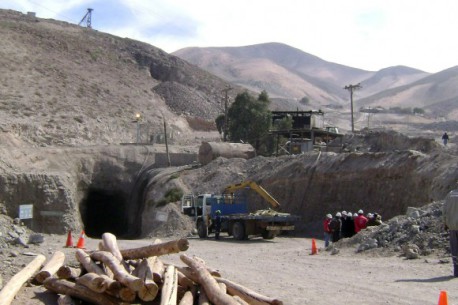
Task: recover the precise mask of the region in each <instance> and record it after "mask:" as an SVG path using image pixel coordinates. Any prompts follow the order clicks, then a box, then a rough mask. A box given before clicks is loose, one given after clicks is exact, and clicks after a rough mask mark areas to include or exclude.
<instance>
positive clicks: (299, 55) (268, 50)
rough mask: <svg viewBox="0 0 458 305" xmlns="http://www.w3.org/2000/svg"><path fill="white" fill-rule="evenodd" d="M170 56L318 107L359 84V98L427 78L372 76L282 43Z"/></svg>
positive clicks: (398, 71) (394, 71) (393, 72)
mask: <svg viewBox="0 0 458 305" xmlns="http://www.w3.org/2000/svg"><path fill="white" fill-rule="evenodd" d="M173 54H175V55H177V56H179V57H181V58H183V59H185V60H187V61H189V62H191V63H193V64H196V65H197V66H199V67H201V68H203V69H205V70H207V71H210V72H212V73H214V74H216V75H218V76H220V77H221V78H224V79H226V80H228V81H230V82H232V83H237V84H240V85H244V86H246V87H249V88H251V89H253V90H256V91H260V90H266V91H267V92H268V93H269V94H270V95H271V96H272V97H278V98H287V99H288V98H289V99H301V98H302V97H305V96H307V97H309V98H310V99H311V100H314V101H318V102H320V103H321V104H323V103H324V104H326V103H337V104H339V103H342V101H344V100H346V99H347V98H348V94H347V92H346V91H345V90H343V87H344V86H345V85H347V84H351V83H359V82H362V81H364V82H365V83H366V86H364V89H363V90H362V91H361V94H364V95H371V94H374V93H376V92H379V91H382V90H386V89H389V88H393V87H396V86H399V85H403V84H407V83H409V82H412V81H415V80H417V79H419V78H420V77H424V76H426V75H427V73H425V72H422V71H419V70H415V69H411V68H407V67H393V68H387V69H385V71H383V70H382V71H379V72H372V71H365V70H361V69H356V68H351V67H347V66H344V65H340V64H336V63H332V62H328V61H325V60H323V59H321V58H319V57H317V56H314V55H311V54H308V53H305V52H303V51H301V50H299V49H296V48H293V47H290V46H288V45H285V44H281V43H265V44H258V45H252V46H244V47H219V48H185V49H181V50H178V51H176V52H174V53H173Z"/></svg>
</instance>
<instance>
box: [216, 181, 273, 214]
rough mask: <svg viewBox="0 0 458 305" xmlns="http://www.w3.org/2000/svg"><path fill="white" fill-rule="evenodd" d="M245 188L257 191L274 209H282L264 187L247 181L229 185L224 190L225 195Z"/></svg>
mask: <svg viewBox="0 0 458 305" xmlns="http://www.w3.org/2000/svg"><path fill="white" fill-rule="evenodd" d="M245 187H249V188H251V189H252V190H254V191H256V193H258V194H259V195H261V197H262V198H264V199H265V200H266V201H267V202H268V203H269V204H270V205H271V206H272V207H273V208H274V209H276V208H279V207H280V203H279V202H278V201H277V200H276V199H275V198H274V197H272V195H270V194H269V192H267V191H266V190H265V189H264V188H263V187H262V186H260V185H258V184H257V183H256V182H254V181H250V180H247V181H244V182H242V183H237V184H232V185H229V186H228V187H226V188H225V189H224V193H233V192H235V191H236V190H240V189H243V188H245Z"/></svg>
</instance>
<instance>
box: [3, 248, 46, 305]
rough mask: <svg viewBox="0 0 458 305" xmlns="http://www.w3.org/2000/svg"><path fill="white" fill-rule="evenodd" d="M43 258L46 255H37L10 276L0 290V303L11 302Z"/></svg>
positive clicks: (4, 304)
mask: <svg viewBox="0 0 458 305" xmlns="http://www.w3.org/2000/svg"><path fill="white" fill-rule="evenodd" d="M45 260H46V257H45V256H44V255H41V254H39V255H37V256H36V257H35V258H34V259H33V260H32V261H31V262H30V263H29V264H28V265H27V266H25V267H24V268H23V269H22V270H21V271H19V272H18V273H16V275H14V276H13V277H12V278H11V279H10V280H9V281H8V283H6V285H5V286H4V287H3V289H2V290H1V291H0V305H9V304H11V302H12V301H13V299H14V296H15V295H16V294H17V293H18V291H19V290H20V289H21V287H22V285H23V284H24V283H25V282H26V281H27V280H28V279H29V278H30V277H31V276H32V275H33V274H34V273H35V272H36V271H37V270H38V269H40V267H41V265H42V264H43V263H44V262H45Z"/></svg>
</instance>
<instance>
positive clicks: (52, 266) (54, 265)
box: [35, 251, 65, 284]
mask: <svg viewBox="0 0 458 305" xmlns="http://www.w3.org/2000/svg"><path fill="white" fill-rule="evenodd" d="M64 262H65V254H64V253H63V252H61V251H56V252H54V254H53V255H52V256H51V258H50V259H49V261H48V262H47V263H46V264H45V265H44V267H43V268H42V269H41V270H40V272H38V274H37V275H36V276H35V279H36V280H37V281H38V282H39V283H40V284H43V282H44V281H45V280H46V279H47V278H48V277H51V276H52V275H54V274H55V273H56V272H57V270H59V268H60V267H62V266H63V265H64Z"/></svg>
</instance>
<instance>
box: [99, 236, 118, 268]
mask: <svg viewBox="0 0 458 305" xmlns="http://www.w3.org/2000/svg"><path fill="white" fill-rule="evenodd" d="M102 246H103V248H104V249H105V250H104V251H108V252H111V254H113V256H114V257H116V258H117V259H118V260H119V261H120V262H122V260H123V259H122V255H121V252H120V251H119V247H118V242H117V241H116V236H114V235H113V234H111V233H103V234H102Z"/></svg>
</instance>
